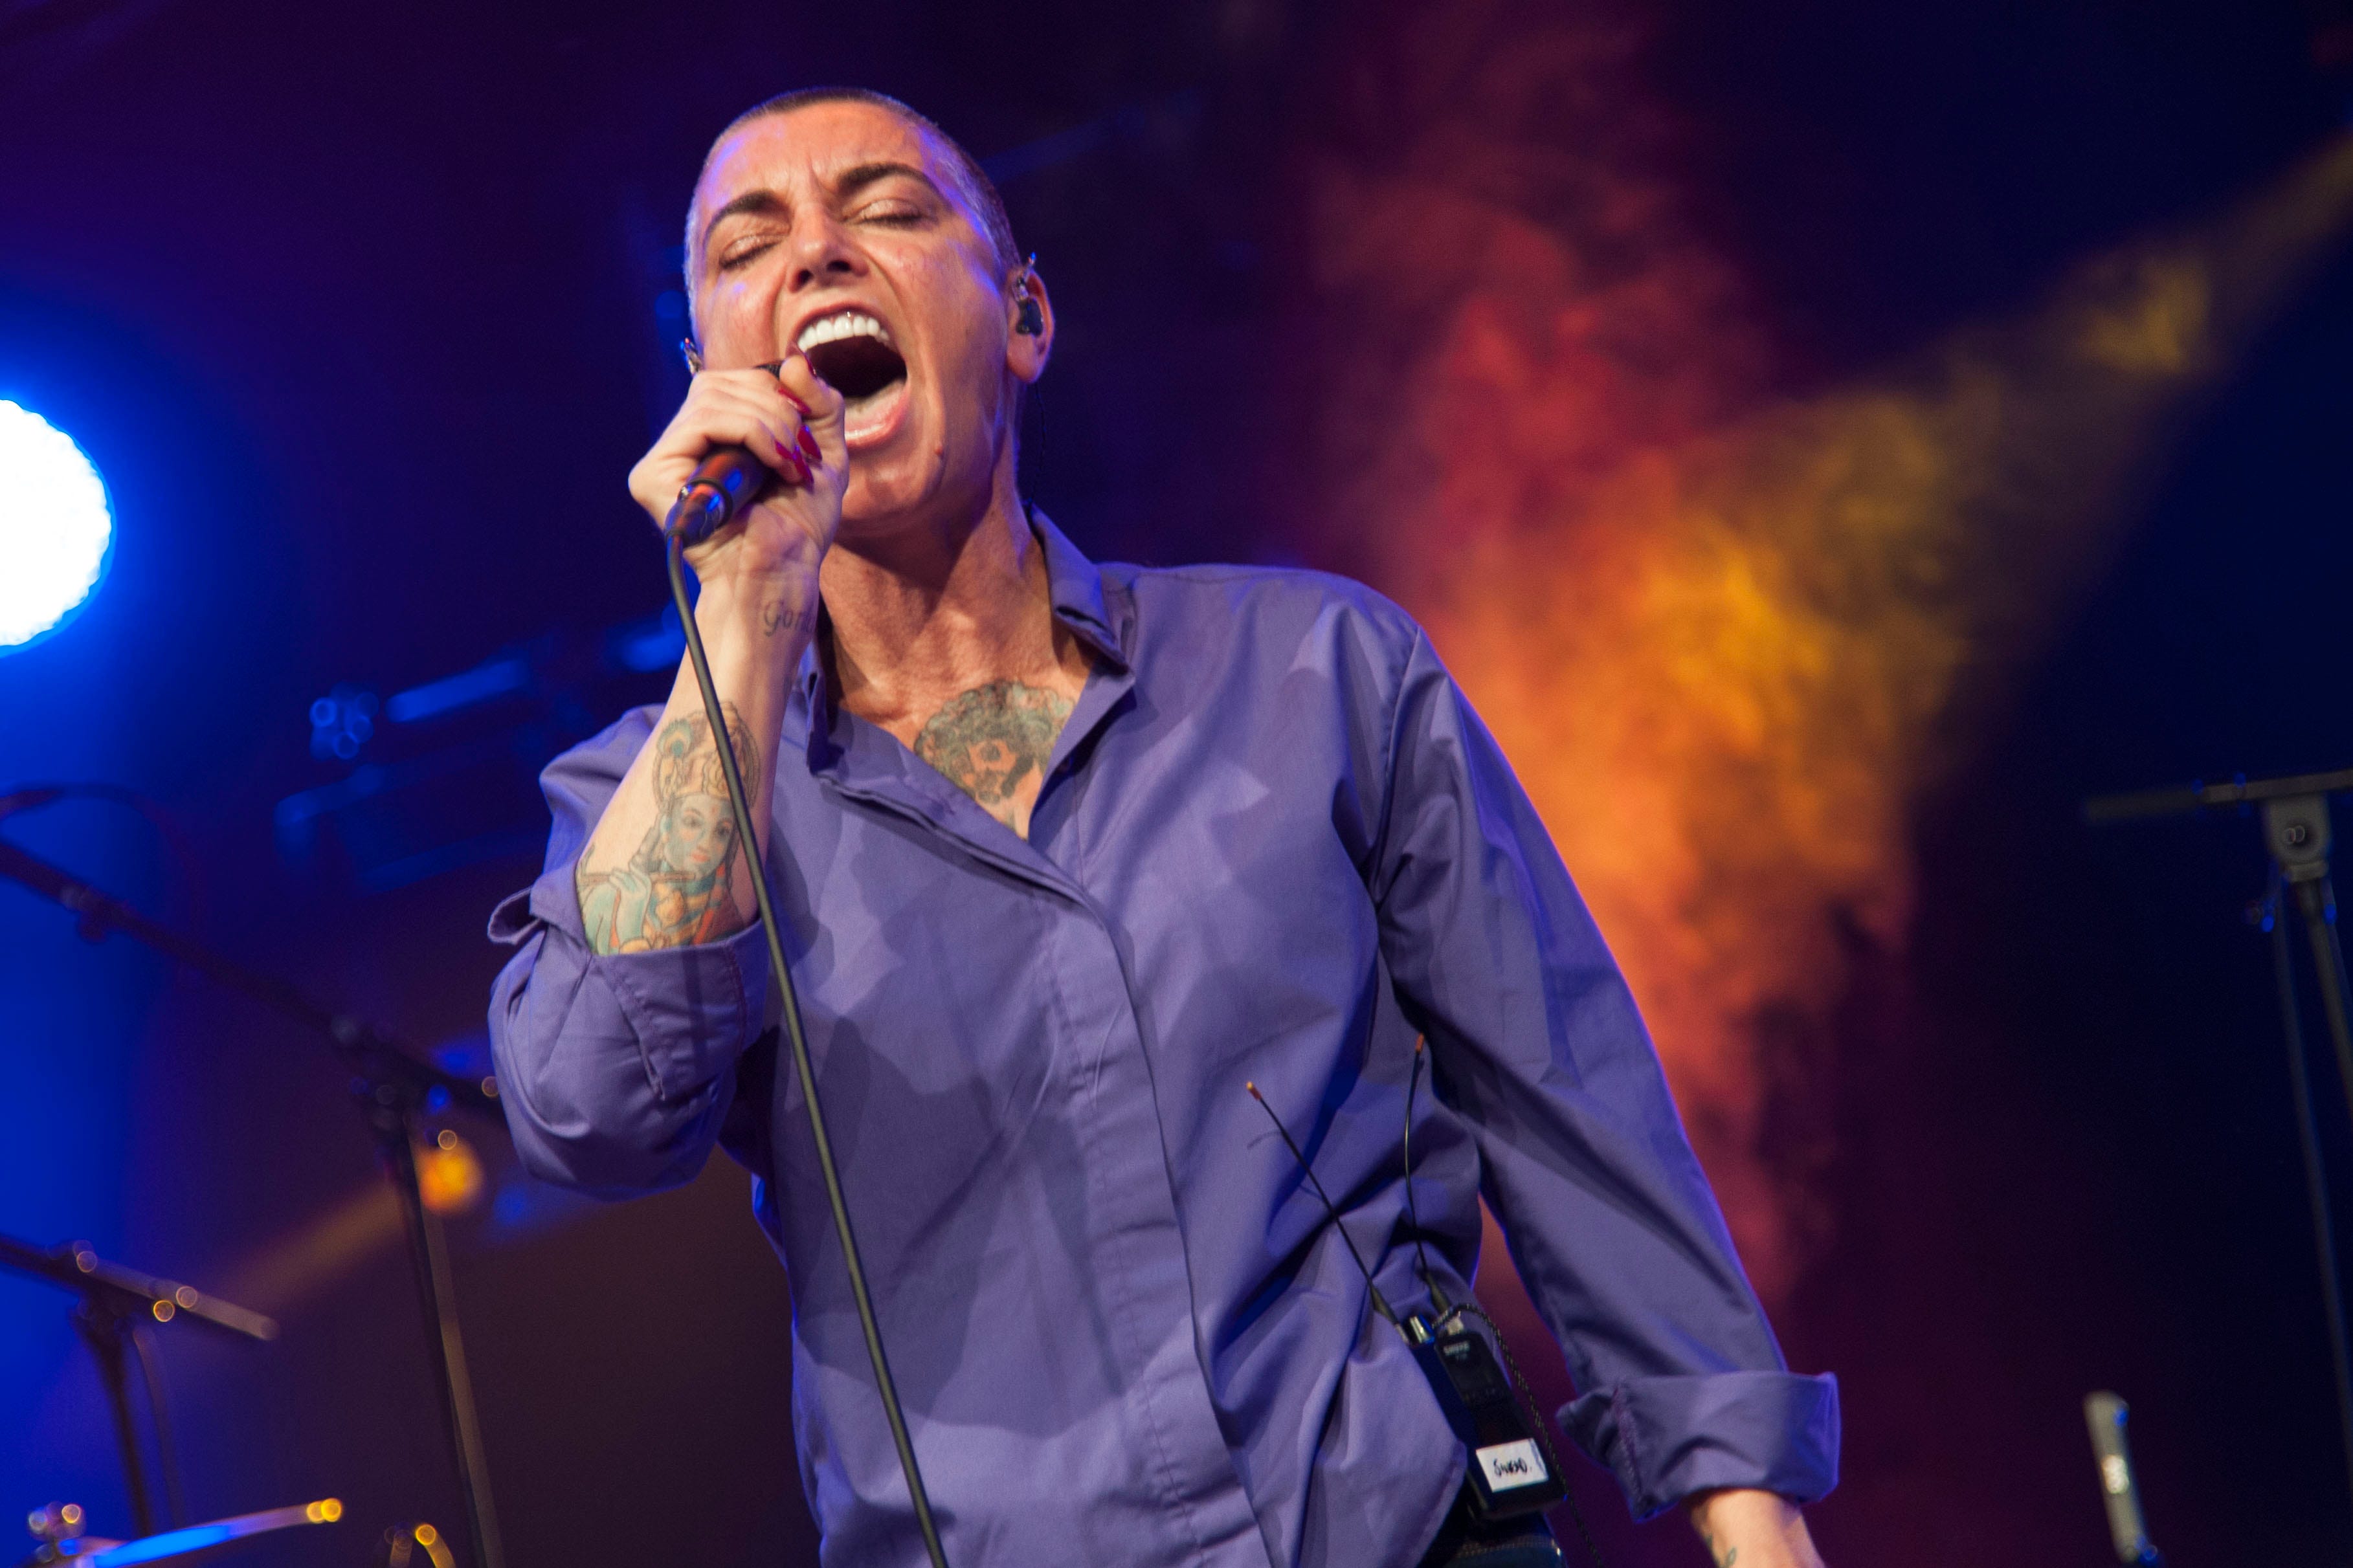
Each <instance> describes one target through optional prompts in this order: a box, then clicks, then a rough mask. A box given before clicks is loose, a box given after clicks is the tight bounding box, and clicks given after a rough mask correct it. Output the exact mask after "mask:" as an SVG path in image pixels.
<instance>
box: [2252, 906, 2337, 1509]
mask: <svg viewBox="0 0 2353 1568" xmlns="http://www.w3.org/2000/svg"><path fill="white" fill-rule="evenodd" d="M2309 886H2311V884H2309V883H2306V884H2305V885H2304V886H2303V887H2299V888H2298V889H2296V891H2297V895H2298V896H2297V900H2296V901H2297V902H2298V904H2300V905H2301V904H2303V903H2304V901H2305V900H2304V898H2303V892H2304V887H2309ZM2306 925H2307V926H2312V927H2314V928H2315V930H2316V931H2317V925H2316V922H2315V921H2312V920H2311V919H2310V918H2309V909H2308V906H2307V918H2306ZM2335 934H2336V933H2335V930H2334V928H2333V927H2332V928H2330V929H2329V931H2328V934H2327V936H2326V937H2324V936H2321V935H2318V934H2316V935H2315V936H2314V938H2313V944H2314V946H2315V948H2316V949H2317V948H2319V947H2321V946H2322V945H2324V944H2329V945H2333V938H2334V936H2335ZM2343 962H2344V960H2343V957H2342V954H2341V953H2340V954H2339V955H2338V958H2337V963H2339V964H2340V965H2341V964H2342V963H2343ZM2321 972H2322V980H2321V994H2322V996H2323V997H2324V998H2326V997H2327V996H2329V995H2332V994H2335V995H2337V1016H2339V1017H2340V1018H2341V1017H2342V1016H2343V996H2342V994H2341V988H2337V989H2333V988H2332V986H2331V984H2330V980H2329V976H2328V966H2327V963H2323V964H2322V971H2321ZM2272 973H2273V975H2274V978H2275V979H2276V980H2277V981H2278V983H2279V1000H2280V1020H2281V1022H2282V1024H2283V1025H2284V1026H2285V1028H2286V1032H2287V1071H2288V1083H2289V1086H2290V1088H2291V1089H2293V1090H2294V1091H2295V1130H2296V1142H2297V1143H2298V1145H2299V1146H2300V1147H2301V1148H2302V1149H2303V1151H2304V1182H2305V1192H2306V1197H2307V1198H2308V1199H2309V1200H2310V1202H2311V1207H2312V1242H2313V1250H2314V1252H2315V1254H2316V1256H2317V1258H2318V1261H2319V1264H2320V1294H2321V1300H2322V1302H2323V1304H2324V1305H2325V1306H2326V1307H2327V1313H2328V1351H2329V1356H2330V1359H2331V1360H2332V1361H2333V1362H2334V1363H2335V1365H2336V1371H2337V1432H2338V1437H2339V1439H2340V1441H2341V1442H2342V1444H2343V1447H2344V1457H2345V1464H2346V1481H2347V1486H2348V1497H2353V1356H2348V1350H2347V1346H2346V1340H2345V1298H2344V1292H2343V1290H2342V1289H2340V1288H2339V1286H2338V1284H2337V1243H2336V1230H2335V1226H2334V1225H2333V1224H2332V1223H2331V1221H2330V1218H2329V1213H2328V1183H2327V1176H2326V1175H2325V1174H2324V1173H2323V1172H2322V1170H2321V1165H2320V1132H2319V1129H2318V1128H2317V1127H2316V1125H2314V1122H2313V1119H2312V1079H2311V1074H2310V1072H2309V1071H2308V1070H2307V1069H2306V1065H2305V1054H2304V1017H2303V1013H2302V1011H2301V1009H2299V1008H2298V1007H2297V1005H2296V1000H2295V966H2294V965H2293V964H2292V963H2290V961H2289V957H2288V940H2287V911H2286V910H2276V911H2275V912H2274V915H2273V917H2272ZM2340 973H2341V971H2340ZM2342 1048H2343V1047H2341V1046H2340V1047H2339V1049H2340V1050H2341V1049H2342ZM2348 1083H2353V1078H2348Z"/></svg>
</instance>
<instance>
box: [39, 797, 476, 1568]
mask: <svg viewBox="0 0 2353 1568" xmlns="http://www.w3.org/2000/svg"><path fill="white" fill-rule="evenodd" d="M50 793H52V794H54V793H58V792H50ZM0 878H5V879H9V880H12V881H15V882H18V883H21V884H22V885H23V886H25V887H26V888H28V889H32V890H33V891H34V892H36V893H38V894H40V895H41V896H42V897H44V898H46V899H48V900H52V901H54V902H56V903H58V904H59V905H62V906H63V907H64V908H65V909H66V910H69V911H70V912H71V913H72V914H73V915H74V916H75V917H76V921H77V923H78V926H79V930H80V931H81V933H82V934H83V935H84V936H86V937H88V938H90V940H92V941H98V940H101V939H103V938H104V937H106V936H109V935H122V936H127V937H130V938H131V939H132V940H133V941H135V942H141V943H142V944H144V945H145V946H148V947H150V948H153V949H154V950H156V951H157V952H162V953H164V955H165V956H167V957H169V958H171V959H173V960H174V961H175V962H177V963H182V964H184V965H185V966H187V967H188V968H191V969H194V970H196V971H197V972H199V973H203V974H205V975H206V976H208V977H209V978H211V979H213V980H214V981H216V982H217V983H219V984H222V985H224V986H226V987H227V988H228V989H230V990H232V991H237V992H240V993H242V994H245V995H247V996H248V997H250V998H252V999H253V1000H255V1001H257V1002H259V1003H260V1004H261V1005H263V1006H265V1007H267V1008H269V1010H270V1011H272V1012H275V1013H278V1014H279V1015H280V1016H284V1017H287V1018H290V1019H292V1020H293V1021H294V1022H296V1023H299V1024H301V1025H302V1026H305V1027H306V1028H308V1029H310V1030H311V1031H313V1032H314V1033H316V1034H318V1035H319V1036H321V1037H322V1038H323V1039H324V1040H325V1042H326V1043H327V1044H328V1046H329V1047H331V1048H332V1049H333V1050H334V1052H335V1053H336V1055H337V1056H338V1057H339V1058H341V1059H342V1060H343V1063H344V1064H345V1065H346V1066H348V1067H349V1068H350V1069H351V1071H352V1075H353V1076H352V1092H353V1096H354V1098H355V1099H356V1100H358V1102H359V1105H360V1108H361V1110H362V1112H363V1114H364V1117H365V1119H366V1121H367V1124H368V1128H369V1131H370V1132H371V1133H372V1135H373V1137H374V1140H375V1147H376V1151H377V1156H378V1163H379V1164H380V1165H381V1166H382V1168H383V1170H384V1173H385V1176H386V1178H387V1179H388V1180H389V1181H390V1182H391V1183H392V1184H393V1188H394V1191H395V1193H396V1194H397V1196H398V1198H399V1200H400V1207H401V1212H402V1215H403V1217H404V1219H405V1221H406V1231H407V1241H408V1252H409V1259H410V1265H411V1268H412V1271H413V1272H414V1274H415V1276H416V1282H417V1300H418V1302H419V1304H420V1306H421V1308H422V1310H423V1316H424V1320H425V1325H426V1329H427V1332H426V1336H425V1338H426V1346H427V1352H428V1355H429V1358H430V1361H431V1363H432V1367H433V1371H434V1373H435V1374H436V1375H435V1383H436V1385H437V1389H438V1393H439V1395H440V1404H441V1413H442V1416H443V1420H444V1426H445V1430H446V1434H447V1436H448V1446H449V1457H450V1461H451V1466H452V1468H453V1469H454V1470H455V1472H456V1476H457V1479H458V1481H459V1488H460V1490H461V1492H462V1493H463V1496H464V1499H465V1503H466V1515H467V1517H466V1525H467V1531H466V1534H467V1536H468V1541H467V1545H468V1546H469V1547H470V1551H469V1552H468V1553H467V1557H466V1561H467V1568H501V1552H500V1546H499V1538H498V1526H497V1520H496V1516H495V1515H494V1513H493V1512H492V1510H491V1496H490V1482H489V1478H488V1476H487V1475H486V1473H485V1470H484V1466H483V1461H482V1443H481V1436H480V1429H479V1427H478V1426H477V1424H476V1421H475V1415H474V1401H473V1393H472V1389H471V1386H470V1382H469V1379H468V1377H467V1374H466V1361H465V1349H464V1345H463V1342H462V1341H461V1340H460V1338H459V1328H458V1315H457V1300H456V1296H455V1294H454V1291H453V1289H452V1283H451V1280H450V1277H449V1260H448V1255H447V1252H446V1250H445V1248H444V1246H443V1242H442V1235H441V1227H440V1222H439V1219H438V1214H437V1212H436V1210H437V1208H439V1207H444V1206H448V1205H447V1204H446V1202H445V1203H428V1201H427V1194H426V1193H425V1192H424V1191H423V1190H422V1188H421V1185H420V1172H419V1154H418V1151H419V1147H420V1145H424V1146H426V1147H427V1152H433V1151H437V1150H438V1151H447V1150H451V1149H454V1148H456V1147H458V1146H459V1141H457V1140H456V1139H455V1137H454V1135H450V1139H449V1141H448V1142H441V1141H438V1140H434V1139H432V1138H431V1137H430V1135H429V1133H428V1131H427V1119H428V1118H430V1117H435V1116H438V1114H439V1113H441V1112H443V1111H445V1110H448V1109H450V1108H452V1107H455V1108H459V1109H463V1110H472V1111H475V1112H477V1113H480V1114H482V1115H484V1116H487V1117H490V1118H494V1119H501V1113H500V1109H499V1104H498V1092H499V1091H498V1082H497V1080H496V1079H491V1078H481V1079H472V1078H465V1077H460V1076H459V1075H457V1074H454V1073H449V1072H445V1071H443V1070H442V1069H441V1068H438V1067H436V1066H434V1065H432V1064H431V1063H430V1062H428V1061H426V1060H424V1059H423V1058H420V1057H419V1056H418V1055H417V1053H415V1052H412V1051H410V1050H407V1049H406V1048H404V1047H402V1046H401V1045H400V1044H399V1043H398V1042H397V1041H396V1040H395V1039H394V1038H393V1037H391V1036H390V1035H388V1034H387V1033H386V1032H385V1031H384V1030H383V1029H380V1028H378V1027H376V1026H374V1025H372V1024H369V1023H366V1022H364V1021H362V1020H360V1019H357V1018H353V1017H352V1016H348V1015H345V1014H343V1013H340V1012H337V1011H335V1010H333V1009H332V1008H330V1007H328V1006H326V1005H323V1004H322V1003H320V1002H318V1001H315V1000H314V999H312V998H311V996H309V995H307V994H304V993H303V992H301V991H300V990H298V989H297V988H296V987H294V986H292V985H290V984H287V983H285V982H284V981H281V980H280V979H278V978H276V977H275V976H272V975H269V974H264V973H260V972H259V971H256V970H252V969H248V968H247V967H246V966H245V965H243V964H241V963H237V961H235V960H234V959H230V958H228V957H226V956H224V955H223V954H220V953H218V952H214V951H212V950H211V949H209V948H206V947H205V946H203V945H202V944H201V943H198V942H195V941H193V940H191V939H190V938H188V937H185V936H184V935H182V934H180V933H179V932H178V931H173V930H171V929H170V928H168V927H166V926H163V925H160V924H158V923H157V922H155V921H151V920H149V919H148V918H147V917H146V916H144V915H142V914H141V913H140V912H139V911H138V910H134V909H132V908H131V907H130V906H129V905H127V904H125V903H123V902H121V900H117V899H115V898H113V897H111V896H110V895H109V894H107V893H104V892H102V891H100V889H96V888H93V887H90V885H88V884H87V883H84V882H82V881H80V880H79V879H77V878H75V877H73V876H72V875H71V874H69V872H66V871H64V870H62V869H60V868H58V867H55V866H52V865H50V864H48V863H47V861H44V860H40V859H37V858H35V857H33V856H31V855H28V854H26V852H25V851H23V850H21V849H19V848H17V847H16V846H15V845H13V844H8V843H6V842H5V841H0ZM501 1121H502V1119H501ZM433 1195H434V1196H436V1197H445V1198H446V1196H447V1194H438V1193H437V1194H433ZM0 1268H5V1269H14V1270H16V1271H17V1272H20V1273H23V1274H26V1275H29V1276H31V1277H32V1278H34V1279H40V1280H43V1281H45V1282H47V1283H48V1284H51V1285H55V1286H58V1287H60V1288H62V1289H67V1290H69V1291H71V1292H73V1293H74V1294H75V1295H77V1296H78V1297H79V1302H78V1303H77V1305H76V1306H75V1308H74V1310H73V1321H74V1327H75V1330H76V1331H77V1332H78V1333H79V1335H80V1336H81V1338H82V1340H83V1342H85V1343H86V1344H88V1345H89V1346H90V1352H91V1353H92V1355H93V1356H94V1357H95V1358H96V1360H97V1362H98V1370H99V1375H100V1381H101V1383H102V1384H104V1387H105V1391H106V1396H107V1403H108V1405H109V1406H110V1409H111V1414H112V1416H113V1422H114V1432H115V1439H116V1444H117V1447H119V1448H120V1449H121V1461H122V1471H123V1479H124V1483H125V1489H126V1490H127V1492H128V1495H129V1501H130V1510H131V1513H132V1522H133V1523H134V1525H135V1526H136V1530H137V1536H136V1538H135V1539H132V1540H129V1541H101V1540H100V1539H98V1538H96V1537H93V1536H90V1535H87V1534H86V1533H84V1518H83V1510H81V1509H80V1508H79V1506H78V1505H74V1504H52V1505H50V1506H49V1507H47V1508H43V1509H40V1510H36V1511H35V1512H34V1513H33V1514H32V1515H31V1516H30V1526H31V1529H32V1532H33V1535H34V1537H35V1539H36V1540H37V1542H38V1545H37V1548H36V1550H35V1552H34V1553H33V1555H32V1556H31V1557H30V1558H29V1559H26V1564H25V1568H31V1565H32V1564H36V1563H40V1564H47V1563H92V1564H97V1565H100V1568H131V1565H132V1564H134V1563H139V1564H144V1563H189V1562H195V1561H197V1560H198V1559H201V1558H210V1557H213V1556H216V1555H219V1554H222V1553H227V1552H234V1551H236V1550H237V1548H238V1547H239V1546H240V1545H241V1544H242V1543H244V1542H248V1541H249V1540H250V1539H251V1538H252V1537H254V1536H257V1535H261V1534H265V1533H268V1532H270V1531H280V1530H286V1529H290V1528H292V1527H294V1526H298V1525H306V1526H307V1525H319V1524H332V1523H333V1522H335V1521H337V1520H339V1519H341V1518H342V1517H343V1504H342V1502H341V1501H339V1500H335V1499H332V1498H328V1499H324V1500H320V1501H317V1502H311V1503H303V1504H300V1505H297V1506H294V1507H291V1508H280V1509H269V1510H264V1511H262V1512H260V1513H249V1514H240V1515H238V1516H237V1517H236V1518H234V1519H224V1520H218V1521H214V1522H213V1523H210V1524H200V1525H195V1526H188V1527H185V1528H174V1529H172V1530H169V1531H164V1532H163V1533H160V1534H159V1533H157V1531H156V1524H157V1520H156V1510H155V1504H154V1499H153V1491H152V1490H151V1489H150V1486H149V1483H148V1473H147V1463H146V1458H145V1448H144V1446H143V1445H142V1443H141V1441H140V1438H139V1433H138V1428H137V1425H136V1423H135V1421H134V1420H133V1418H132V1403H131V1387H130V1369H131V1363H132V1361H134V1360H135V1361H137V1362H138V1363H139V1366H140V1370H141V1372H142V1376H143V1381H144V1382H145V1384H146V1388H147V1395H148V1406H149V1409H150V1412H151V1414H152V1415H153V1424H154V1427H155V1447H156V1451H157V1457H158V1458H160V1460H161V1462H162V1465H161V1468H162V1476H163V1480H164V1496H165V1498H166V1499H167V1500H168V1501H169V1503H170V1505H171V1512H172V1514H173V1516H174V1517H173V1520H172V1522H173V1524H174V1526H175V1527H177V1526H180V1525H181V1523H182V1521H181V1518H180V1507H179V1498H178V1492H179V1484H178V1478H177V1467H176V1463H175V1461H174V1453H173V1448H172V1442H171V1434H170V1428H169V1423H168V1421H167V1420H166V1418H165V1415H164V1404H163V1398H162V1385H161V1384H160V1382H159V1381H158V1380H157V1378H156V1376H155V1373H154V1369H153V1366H152V1365H151V1364H150V1363H149V1351H148V1346H147V1344H146V1341H145V1330H146V1329H147V1328H148V1326H149V1325H151V1324H162V1323H171V1322H176V1321H195V1322H199V1323H205V1324H208V1325H210V1326H211V1327H212V1328H214V1329H216V1330H218V1331H222V1332H225V1333H231V1334H236V1335H237V1336H239V1337H241V1338H244V1339H247V1340H253V1341H264V1342H266V1341H269V1340H273V1339H275V1338H276V1337H277V1336H278V1324H277V1323H276V1322H274V1321H272V1320H270V1319H269V1318H268V1317H265V1316H263V1315H262V1314H261V1313H259V1312H255V1311H251V1310H248V1309H246V1308H244V1307H240V1306H238V1305H237V1304H236V1303H235V1302H231V1301H226V1300H222V1299H221V1298H219V1297H217V1296H214V1295H211V1294H208V1293H206V1292H205V1291H202V1290H198V1289H195V1288H194V1287H193V1286H188V1285H184V1284H181V1283H179V1282H178V1281H176V1280H172V1279H160V1278H157V1277H155V1276H153V1275H149V1274H142V1273H141V1272H139V1271H137V1270H135V1269H132V1268H123V1267H122V1266H121V1265H119V1264H115V1263H110V1262H108V1261H107V1260H105V1259H103V1258H100V1257H99V1256H98V1254H97V1253H96V1252H95V1251H93V1250H92V1249H91V1248H90V1247H89V1246H88V1245H87V1244H85V1243H81V1242H69V1243H67V1244H65V1245H63V1246H60V1247H37V1246H34V1245H32V1244H30V1243H27V1242H24V1241H19V1240H16V1239H13V1238H11V1237H5V1236H0ZM374 1561H375V1563H376V1565H377V1568H456V1563H457V1558H456V1556H455V1554H454V1553H453V1552H451V1550H450V1545H449V1542H448V1538H447V1537H446V1536H444V1535H443V1534H442V1532H441V1531H438V1530H437V1529H436V1528H435V1527H434V1526H432V1525H430V1524H426V1523H422V1522H419V1523H415V1524H406V1525H399V1526H396V1527H395V1528H393V1529H391V1530H388V1531H385V1533H384V1536H383V1538H382V1539H381V1541H380V1542H378V1543H377V1546H376V1550H375V1557H374Z"/></svg>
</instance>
